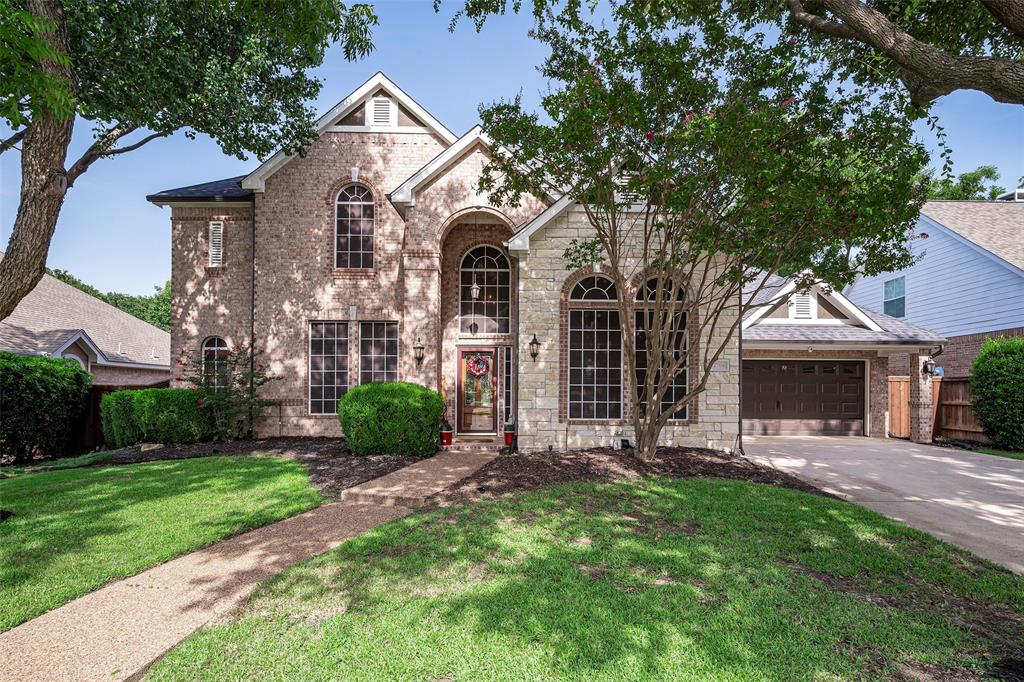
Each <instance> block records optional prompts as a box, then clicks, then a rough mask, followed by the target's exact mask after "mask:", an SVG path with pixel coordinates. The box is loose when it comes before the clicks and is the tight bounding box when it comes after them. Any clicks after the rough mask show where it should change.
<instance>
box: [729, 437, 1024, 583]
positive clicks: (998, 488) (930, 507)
mask: <svg viewBox="0 0 1024 682" xmlns="http://www.w3.org/2000/svg"><path fill="white" fill-rule="evenodd" d="M743 445H744V451H745V452H746V454H747V456H748V457H750V458H751V459H753V460H754V461H757V462H761V463H763V464H769V465H771V466H774V467H776V468H778V469H781V470H783V471H787V472H789V473H792V474H795V475H797V476H799V477H801V478H803V479H805V480H807V481H810V482H811V483H814V484H816V485H818V486H819V487H821V488H824V489H826V490H828V491H829V492H832V493H833V494H836V495H839V496H841V497H844V498H846V499H849V500H850V501H852V502H856V503H857V504H862V505H864V506H865V507H868V508H870V509H874V510H875V511H877V512H880V513H882V514H885V515H886V516H889V517H891V518H894V519H897V520H898V521H902V522H904V523H906V524H908V525H911V526H913V527H915V528H917V529H919V530H923V531H925V532H927V533H931V534H932V535H934V536H936V537H938V538H941V539H943V540H946V541H947V542H952V543H954V544H957V545H960V546H961V547H965V548H967V549H969V550H971V551H972V552H974V553H975V554H977V555H979V556H981V557H984V558H986V559H989V560H990V561H994V562H996V563H999V564H1002V565H1003V566H1006V567H1007V568H1009V569H1010V570H1012V571H1014V572H1016V573H1022V574H1024V461H1021V460H1015V459H1008V458H1005V457H995V456H993V455H985V454H981V453H973V452H968V451H965V450H954V449H950V448H940V447H935V446H932V445H918V444H916V443H910V442H907V441H902V440H891V439H890V440H882V439H874V438H830V437H822V436H818V437H799V436H792V437H781V436H778V437H765V436H758V437H749V436H748V437H745V438H744V439H743Z"/></svg>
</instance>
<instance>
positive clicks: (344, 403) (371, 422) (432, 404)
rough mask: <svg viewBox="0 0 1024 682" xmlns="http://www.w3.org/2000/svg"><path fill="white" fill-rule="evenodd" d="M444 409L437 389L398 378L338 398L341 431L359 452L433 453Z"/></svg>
mask: <svg viewBox="0 0 1024 682" xmlns="http://www.w3.org/2000/svg"><path fill="white" fill-rule="evenodd" d="M443 412H444V402H443V401H442V400H441V395H440V394H439V393H438V392H437V391H432V390H430V389H429V388H425V387H423V386H419V385H417V384H407V383H404V382H397V381H396V382H381V383H372V384H362V385H361V386H356V387H355V388H353V389H351V390H350V391H348V392H347V393H346V394H345V395H343V396H342V397H341V400H339V401H338V421H340V422H341V430H342V432H343V433H344V434H345V438H346V440H347V441H348V447H349V449H350V450H351V451H352V452H354V453H355V454H357V455H377V454H388V455H413V456H415V457H427V456H429V455H432V454H433V453H434V452H436V451H437V441H438V427H439V425H440V423H441V414H442V413H443Z"/></svg>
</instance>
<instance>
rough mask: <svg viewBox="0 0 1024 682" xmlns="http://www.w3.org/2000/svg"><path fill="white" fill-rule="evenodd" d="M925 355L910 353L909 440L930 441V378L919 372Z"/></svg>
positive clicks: (917, 441)
mask: <svg viewBox="0 0 1024 682" xmlns="http://www.w3.org/2000/svg"><path fill="white" fill-rule="evenodd" d="M926 358H927V356H922V355H920V354H919V353H911V354H910V363H909V367H910V440H912V441H914V442H915V443H931V442H932V378H931V377H930V376H927V375H924V374H921V364H922V363H923V362H924V360H925V359H926Z"/></svg>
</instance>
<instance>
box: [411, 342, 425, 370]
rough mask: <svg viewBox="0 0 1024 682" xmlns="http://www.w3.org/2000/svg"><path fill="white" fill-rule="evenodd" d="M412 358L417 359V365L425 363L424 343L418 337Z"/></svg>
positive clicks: (413, 346) (413, 347)
mask: <svg viewBox="0 0 1024 682" xmlns="http://www.w3.org/2000/svg"><path fill="white" fill-rule="evenodd" d="M412 356H413V357H414V358H416V364H417V365H418V364H420V363H421V362H423V341H422V340H421V339H420V338H419V337H417V338H416V343H414V344H413V345H412Z"/></svg>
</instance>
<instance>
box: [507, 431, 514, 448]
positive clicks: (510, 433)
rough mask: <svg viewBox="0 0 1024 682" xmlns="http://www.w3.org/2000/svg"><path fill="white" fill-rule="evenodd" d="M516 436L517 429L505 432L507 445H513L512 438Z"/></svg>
mask: <svg viewBox="0 0 1024 682" xmlns="http://www.w3.org/2000/svg"><path fill="white" fill-rule="evenodd" d="M515 437H516V434H515V431H506V432H505V445H507V446H509V447H512V439H513V438H515Z"/></svg>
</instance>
